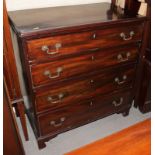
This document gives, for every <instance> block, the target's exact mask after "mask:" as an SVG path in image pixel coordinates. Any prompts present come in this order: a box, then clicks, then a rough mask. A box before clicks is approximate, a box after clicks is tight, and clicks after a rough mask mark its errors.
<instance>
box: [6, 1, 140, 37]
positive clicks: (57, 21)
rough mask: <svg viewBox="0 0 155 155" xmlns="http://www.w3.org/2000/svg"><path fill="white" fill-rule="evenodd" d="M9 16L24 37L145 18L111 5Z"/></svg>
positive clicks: (54, 8) (103, 4)
mask: <svg viewBox="0 0 155 155" xmlns="http://www.w3.org/2000/svg"><path fill="white" fill-rule="evenodd" d="M79 10H80V11H79ZM32 15H33V16H32ZM9 16H10V19H11V20H12V21H13V22H14V23H15V25H14V26H15V29H16V30H17V31H18V33H20V35H22V36H24V35H28V34H30V33H34V32H39V31H46V30H49V29H50V30H55V29H60V28H65V27H73V26H77V25H78V26H82V25H89V24H94V23H95V24H96V23H104V22H105V21H112V22H120V21H121V20H129V19H131V20H134V19H135V18H136V20H137V19H138V18H139V19H140V20H141V19H142V18H143V17H142V16H136V15H135V14H134V15H129V14H124V12H123V11H122V12H121V13H119V14H118V13H117V12H115V11H114V10H113V9H111V4H110V3H97V4H86V5H76V6H62V7H52V8H41V9H31V10H21V11H15V12H9ZM44 33H45V32H44ZM31 35H32V34H31Z"/></svg>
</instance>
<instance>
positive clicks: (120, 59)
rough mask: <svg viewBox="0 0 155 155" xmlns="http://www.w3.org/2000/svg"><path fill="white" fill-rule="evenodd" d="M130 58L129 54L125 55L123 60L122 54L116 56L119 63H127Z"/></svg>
mask: <svg viewBox="0 0 155 155" xmlns="http://www.w3.org/2000/svg"><path fill="white" fill-rule="evenodd" d="M130 56H131V53H130V52H127V53H126V58H123V56H122V54H118V55H117V60H119V61H121V62H124V61H128V60H129V57H130Z"/></svg>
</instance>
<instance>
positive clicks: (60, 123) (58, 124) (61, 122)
mask: <svg viewBox="0 0 155 155" xmlns="http://www.w3.org/2000/svg"><path fill="white" fill-rule="evenodd" d="M65 120H66V118H65V117H61V118H60V122H59V123H57V122H56V121H51V122H50V125H52V126H54V127H59V126H61V125H62V124H63V122H64V121H65Z"/></svg>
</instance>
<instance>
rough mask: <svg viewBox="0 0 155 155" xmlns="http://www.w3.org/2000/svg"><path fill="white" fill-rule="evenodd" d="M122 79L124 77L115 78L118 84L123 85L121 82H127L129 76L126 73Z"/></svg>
mask: <svg viewBox="0 0 155 155" xmlns="http://www.w3.org/2000/svg"><path fill="white" fill-rule="evenodd" d="M122 79H123V80H122V81H120V79H119V78H118V77H116V78H115V82H116V83H117V84H118V85H121V84H123V83H125V82H126V79H127V76H126V75H123V78H122Z"/></svg>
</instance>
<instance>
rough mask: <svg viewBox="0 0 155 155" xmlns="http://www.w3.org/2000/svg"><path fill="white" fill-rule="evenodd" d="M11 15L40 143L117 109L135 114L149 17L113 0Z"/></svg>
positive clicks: (112, 112)
mask: <svg viewBox="0 0 155 155" xmlns="http://www.w3.org/2000/svg"><path fill="white" fill-rule="evenodd" d="M64 11H65V13H64ZM9 15H10V22H11V24H12V27H13V29H14V31H15V33H16V35H17V38H18V43H19V49H20V56H21V62H22V68H23V73H24V78H25V82H26V88H27V92H28V97H29V101H30V102H29V108H28V109H27V113H28V117H29V120H30V122H31V124H32V127H33V130H34V133H35V135H36V138H37V141H38V145H39V148H43V147H45V143H44V142H46V141H48V140H49V139H51V138H53V137H55V136H56V135H58V134H60V133H61V132H64V131H67V130H71V129H73V128H75V127H77V126H80V125H84V124H86V123H88V122H91V121H94V120H97V119H100V118H103V117H106V116H108V115H111V114H114V113H122V114H123V116H126V115H128V114H129V110H130V107H131V104H132V101H133V98H134V95H135V90H134V86H135V83H136V82H137V81H136V80H135V75H136V74H137V70H138V68H137V64H138V63H139V58H140V56H141V42H142V41H143V30H144V22H145V19H146V18H145V17H142V16H137V15H133V14H132V15H130V14H129V13H127V12H124V11H122V10H119V9H117V8H115V7H113V6H112V5H110V4H108V3H100V4H91V5H90V4H88V5H80V6H69V7H55V8H44V9H33V10H24V11H14V12H10V13H9ZM67 17H68V20H66V19H67ZM62 18H63V19H62ZM23 19H24V21H23ZM26 19H29V20H26ZM45 20H46V21H45ZM34 26H35V27H34ZM115 97H116V98H115ZM98 98H99V99H98ZM105 98H106V99H105ZM93 100H94V103H95V104H93ZM111 102H112V103H113V104H112V103H111ZM123 103H125V104H123ZM90 105H93V106H92V107H93V108H92V110H91V111H90V112H88V111H89V109H91V108H90V107H89V106H90ZM114 105H115V106H114ZM119 105H122V106H119ZM87 112H88V115H87ZM63 115H64V116H63ZM70 116H71V117H70ZM64 117H65V118H64ZM66 117H67V119H66ZM65 120H66V121H65ZM61 124H62V126H61Z"/></svg>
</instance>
